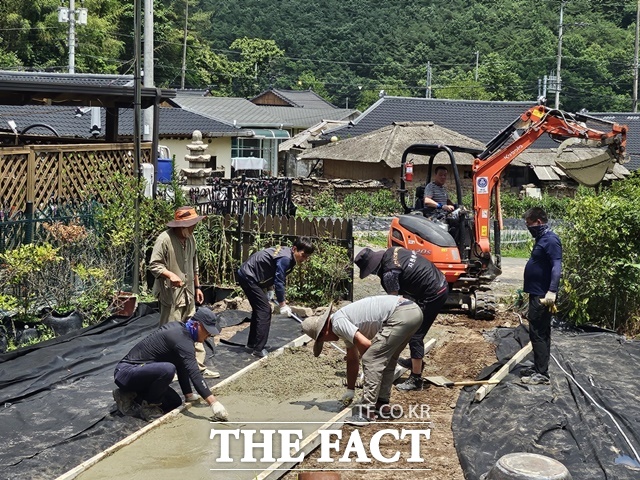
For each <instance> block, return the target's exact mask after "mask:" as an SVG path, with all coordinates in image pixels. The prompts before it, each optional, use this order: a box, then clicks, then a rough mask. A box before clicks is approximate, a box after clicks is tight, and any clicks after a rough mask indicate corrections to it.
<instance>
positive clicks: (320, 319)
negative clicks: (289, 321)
mask: <svg viewBox="0 0 640 480" xmlns="http://www.w3.org/2000/svg"><path fill="white" fill-rule="evenodd" d="M332 307H333V302H331V303H330V304H329V308H327V311H326V312H324V313H323V314H322V315H320V316H317V317H309V318H305V319H304V321H303V322H302V331H303V332H304V333H305V334H306V335H308V336H310V337H311V338H313V339H314V340H315V341H316V342H315V344H314V345H313V354H314V355H315V356H316V357H319V356H320V353H321V352H322V347H323V346H324V341H322V340H318V337H319V336H320V333H321V332H322V329H323V328H324V326H325V325H326V324H327V320H329V317H330V316H331V309H332Z"/></svg>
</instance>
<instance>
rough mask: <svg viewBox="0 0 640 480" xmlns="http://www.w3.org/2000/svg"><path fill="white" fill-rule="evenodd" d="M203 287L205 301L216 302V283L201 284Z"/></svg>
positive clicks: (206, 302)
mask: <svg viewBox="0 0 640 480" xmlns="http://www.w3.org/2000/svg"><path fill="white" fill-rule="evenodd" d="M200 288H201V289H202V295H204V303H205V304H209V305H210V304H212V303H216V287H215V285H200Z"/></svg>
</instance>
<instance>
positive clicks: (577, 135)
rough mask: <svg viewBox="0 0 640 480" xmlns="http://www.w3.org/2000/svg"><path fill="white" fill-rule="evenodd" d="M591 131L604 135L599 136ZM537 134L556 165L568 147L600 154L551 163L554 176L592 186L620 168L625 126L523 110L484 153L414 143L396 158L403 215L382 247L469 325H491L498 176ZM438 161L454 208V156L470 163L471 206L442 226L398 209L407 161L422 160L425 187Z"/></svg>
mask: <svg viewBox="0 0 640 480" xmlns="http://www.w3.org/2000/svg"><path fill="white" fill-rule="evenodd" d="M593 126H598V127H599V128H602V127H605V128H604V129H603V130H599V129H595V128H593ZM545 133H546V134H548V135H549V136H550V137H552V138H553V139H554V140H555V141H557V142H559V143H560V145H559V147H558V148H557V150H556V151H557V155H558V157H560V155H561V153H562V151H563V150H564V149H566V148H567V147H568V146H574V145H578V144H579V145H582V146H587V147H593V148H599V147H601V148H603V151H602V153H601V154H599V155H597V156H595V157H593V158H589V159H587V160H579V161H576V162H567V161H563V160H560V158H558V159H557V160H556V164H557V165H558V167H559V168H561V169H562V170H563V171H564V172H565V173H566V174H567V175H568V176H570V177H571V178H573V179H575V180H576V181H578V182H579V183H581V184H584V185H591V186H594V185H597V184H598V183H600V182H601V181H602V179H603V178H604V175H605V174H606V173H607V172H608V171H611V169H612V168H613V166H614V164H615V163H624V162H625V161H626V155H625V143H626V135H627V127H626V126H624V125H619V124H616V123H613V122H608V121H606V120H601V119H599V118H595V117H592V116H589V115H584V114H570V113H566V112H563V111H561V110H557V109H551V108H548V107H546V106H544V105H537V106H535V107H532V108H530V109H528V110H527V111H526V112H524V113H523V114H522V115H520V117H518V118H517V119H516V120H515V121H514V122H513V123H512V124H511V125H509V126H508V127H507V128H506V129H504V130H503V131H502V132H500V133H499V134H498V135H497V136H496V137H495V138H494V139H493V140H491V141H490V142H489V143H488V144H487V146H486V147H485V149H484V150H476V149H470V148H462V147H456V146H451V145H442V144H426V143H424V144H422V143H418V144H414V145H411V146H410V147H408V148H407V149H406V150H405V152H404V153H403V155H402V175H401V180H400V189H399V193H400V201H401V204H402V207H403V209H404V215H399V216H397V217H394V219H393V220H392V222H391V228H390V230H389V237H388V245H389V246H390V247H391V246H401V247H404V248H407V249H409V250H416V251H417V252H419V253H420V254H421V255H423V256H424V257H426V258H427V259H429V260H431V261H432V262H433V263H434V264H435V265H436V266H437V267H438V268H439V269H440V271H442V272H443V273H444V274H445V276H446V278H447V281H448V282H449V286H450V292H451V293H450V295H449V300H448V301H447V305H446V308H449V309H453V310H463V311H466V312H467V313H468V315H469V316H471V317H473V318H476V319H492V318H494V315H495V299H494V296H493V293H492V292H491V286H490V284H491V282H492V281H493V280H494V279H495V278H496V277H497V276H498V275H500V273H501V255H500V232H501V230H502V215H501V208H500V176H501V174H502V172H503V171H504V169H505V168H506V167H507V166H508V165H509V164H510V163H511V162H512V161H513V160H514V159H515V158H516V157H517V156H518V155H519V154H520V153H522V152H523V151H524V150H526V149H527V148H529V147H530V146H531V145H532V144H533V143H534V142H535V141H536V140H537V139H538V138H540V137H541V136H542V135H543V134H545ZM440 153H444V154H446V155H447V156H448V157H449V160H450V163H451V170H452V171H453V176H454V180H455V184H456V196H457V201H456V203H457V205H462V187H461V183H460V178H459V174H458V168H457V166H456V160H455V155H454V154H455V153H467V154H472V155H473V156H474V157H475V159H474V161H473V167H472V172H473V192H472V202H473V204H472V205H471V210H466V209H465V208H464V207H459V208H457V209H456V210H454V212H453V214H452V215H451V216H450V217H449V218H440V219H438V218H434V217H432V216H430V217H429V218H427V216H426V215H427V209H425V208H423V205H422V198H420V196H419V195H417V198H416V201H415V203H414V204H413V205H407V203H406V196H407V190H406V183H405V182H406V181H410V180H411V177H412V173H413V164H412V162H411V161H409V159H410V158H411V159H414V157H415V156H426V157H428V158H429V162H428V165H429V168H428V172H429V174H428V178H427V179H426V183H427V184H428V183H429V182H430V181H431V171H432V170H433V161H434V158H435V156H436V155H438V154H440ZM418 190H420V189H418ZM523 213H524V212H523ZM492 219H493V220H492ZM492 221H493V225H491V222H492ZM491 226H492V227H493V228H492V229H491ZM491 230H493V239H491V237H490V232H491ZM492 247H493V251H492Z"/></svg>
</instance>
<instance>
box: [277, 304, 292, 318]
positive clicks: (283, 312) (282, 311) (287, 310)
mask: <svg viewBox="0 0 640 480" xmlns="http://www.w3.org/2000/svg"><path fill="white" fill-rule="evenodd" d="M280 315H286V316H287V317H290V316H291V315H293V312H292V311H291V307H290V306H289V305H285V306H284V307H280Z"/></svg>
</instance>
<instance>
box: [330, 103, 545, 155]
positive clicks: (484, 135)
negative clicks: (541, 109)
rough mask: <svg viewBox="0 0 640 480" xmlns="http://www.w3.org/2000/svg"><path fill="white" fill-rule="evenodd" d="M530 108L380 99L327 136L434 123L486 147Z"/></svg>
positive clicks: (505, 104) (509, 105) (345, 136)
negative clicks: (415, 123)
mask: <svg viewBox="0 0 640 480" xmlns="http://www.w3.org/2000/svg"><path fill="white" fill-rule="evenodd" d="M533 105H535V102H484V101H469V100H439V99H433V98H417V97H416V98H413V97H382V98H381V99H380V100H378V101H377V102H376V103H374V104H373V105H372V106H371V107H369V108H368V109H367V110H366V111H365V112H364V113H363V114H362V115H360V116H359V117H358V118H357V119H356V120H354V121H353V125H352V126H347V127H342V128H339V129H336V130H335V131H333V132H330V133H329V132H328V133H327V134H326V135H327V136H331V135H337V136H338V137H339V138H341V139H342V138H349V137H355V136H357V135H362V134H363V133H367V132H371V131H373V130H377V129H378V128H382V127H384V126H386V125H390V124H392V123H393V122H434V123H435V124H436V125H439V126H441V127H444V128H448V129H450V130H455V131H456V132H459V133H461V134H462V135H465V136H467V137H470V138H474V139H476V140H478V141H480V142H482V143H483V144H486V143H488V142H489V141H490V140H492V139H493V138H494V137H495V136H496V135H497V134H498V133H500V131H502V130H503V129H504V128H506V127H508V126H509V125H510V124H511V123H512V122H513V121H514V120H515V119H516V118H517V117H518V116H519V115H520V114H521V113H522V112H524V111H525V110H526V109H528V108H529V107H532V106H533Z"/></svg>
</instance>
